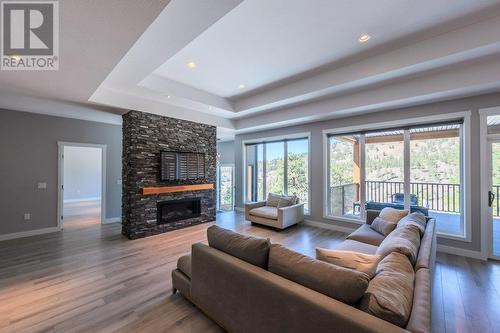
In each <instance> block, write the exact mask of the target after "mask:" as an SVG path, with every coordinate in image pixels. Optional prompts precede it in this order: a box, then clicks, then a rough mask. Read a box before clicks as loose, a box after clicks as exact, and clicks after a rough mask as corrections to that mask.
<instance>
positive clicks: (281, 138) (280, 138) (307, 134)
mask: <svg viewBox="0 0 500 333" xmlns="http://www.w3.org/2000/svg"><path fill="white" fill-rule="evenodd" d="M296 139H307V164H308V170H307V184H308V186H307V202H308V207H309V209H307V210H305V211H304V215H305V216H310V215H311V210H312V209H311V175H312V172H311V169H312V168H311V161H312V160H311V132H301V133H293V134H287V135H280V136H272V137H259V138H255V139H248V140H242V142H241V151H242V154H241V155H242V161H243V164H242V165H243V168H242V169H243V177H242V178H243V179H242V189H243V191H242V199H243V203H245V202H247V200H246V193H247V167H246V166H247V153H246V146H247V145H248V144H258V143H267V142H272V141H286V140H296ZM287 150H288V149H287V144H284V150H283V151H284V152H287ZM264 151H265V145H264ZM265 157H266V155H265V154H264V158H265ZM265 164H266V163H264V184H265V181H266V179H265V172H266V170H265V169H266V168H265ZM287 164H288V156H287V155H284V167H285V173H284V181H286V180H287V178H288V175H287V171H288V169H287ZM287 190H288V184H287V183H286V182H285V183H284V191H285V193H287V192H286V191H287ZM264 200H265V198H264Z"/></svg>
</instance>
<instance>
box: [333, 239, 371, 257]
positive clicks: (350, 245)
mask: <svg viewBox="0 0 500 333" xmlns="http://www.w3.org/2000/svg"><path fill="white" fill-rule="evenodd" d="M335 250H343V251H353V252H359V253H365V254H375V253H376V252H377V247H376V246H375V245H371V244H366V243H363V242H358V241H355V240H353V239H346V240H345V241H343V242H342V243H340V244H339V245H337V246H335Z"/></svg>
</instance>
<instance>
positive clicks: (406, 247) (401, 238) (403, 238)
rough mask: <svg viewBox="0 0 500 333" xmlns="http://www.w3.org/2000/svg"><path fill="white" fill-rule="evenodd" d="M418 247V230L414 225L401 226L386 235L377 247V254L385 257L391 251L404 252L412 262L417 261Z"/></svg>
mask: <svg viewBox="0 0 500 333" xmlns="http://www.w3.org/2000/svg"><path fill="white" fill-rule="evenodd" d="M419 248H420V232H419V231H418V228H416V227H415V226H411V225H408V226H401V227H399V226H398V227H396V229H395V230H394V231H393V232H391V233H390V234H389V236H387V237H386V238H385V239H384V241H383V242H382V243H381V244H380V246H379V247H378V249H377V254H379V255H381V256H382V257H385V256H387V255H389V254H390V253H392V252H398V253H401V254H404V255H405V256H407V257H408V259H410V261H411V263H412V264H415V262H416V261H417V256H418V250H419Z"/></svg>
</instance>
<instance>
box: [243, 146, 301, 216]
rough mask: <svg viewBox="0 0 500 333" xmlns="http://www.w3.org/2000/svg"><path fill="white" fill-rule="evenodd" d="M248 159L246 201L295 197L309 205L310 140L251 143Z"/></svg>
mask: <svg viewBox="0 0 500 333" xmlns="http://www.w3.org/2000/svg"><path fill="white" fill-rule="evenodd" d="M245 150H246V152H245V156H246V180H245V185H246V193H245V198H246V200H247V201H261V200H265V199H266V198H267V194H268V193H278V194H285V195H296V196H297V197H298V198H299V199H300V202H302V203H304V206H305V207H304V208H305V210H308V208H309V207H308V205H309V138H297V139H295V138H293V139H283V140H273V141H269V142H257V143H248V144H246V145H245Z"/></svg>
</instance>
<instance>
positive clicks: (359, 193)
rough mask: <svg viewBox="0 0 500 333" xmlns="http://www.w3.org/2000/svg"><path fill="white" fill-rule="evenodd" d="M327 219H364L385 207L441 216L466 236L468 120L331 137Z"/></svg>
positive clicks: (450, 230)
mask: <svg viewBox="0 0 500 333" xmlns="http://www.w3.org/2000/svg"><path fill="white" fill-rule="evenodd" d="M327 143H328V148H327V153H328V156H327V163H328V166H327V168H328V170H327V177H328V180H327V181H328V185H327V186H328V187H327V193H326V195H327V207H326V215H327V216H329V217H341V218H348V219H358V220H362V219H364V214H363V212H364V211H366V210H371V209H374V210H380V209H382V208H384V207H394V208H398V209H403V208H406V209H409V210H410V211H412V212H414V211H420V212H422V213H424V214H425V215H427V216H431V217H435V218H436V220H437V229H438V231H439V232H440V233H441V234H449V235H452V236H464V234H465V231H464V229H465V228H464V218H463V209H462V207H463V200H464V198H463V193H464V191H463V181H462V178H463V158H462V151H463V149H462V148H463V144H462V121H456V122H452V123H443V124H433V125H427V126H425V125H419V126H414V127H406V128H391V129H386V130H380V131H366V132H359V133H346V134H335V135H328V140H327Z"/></svg>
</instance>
